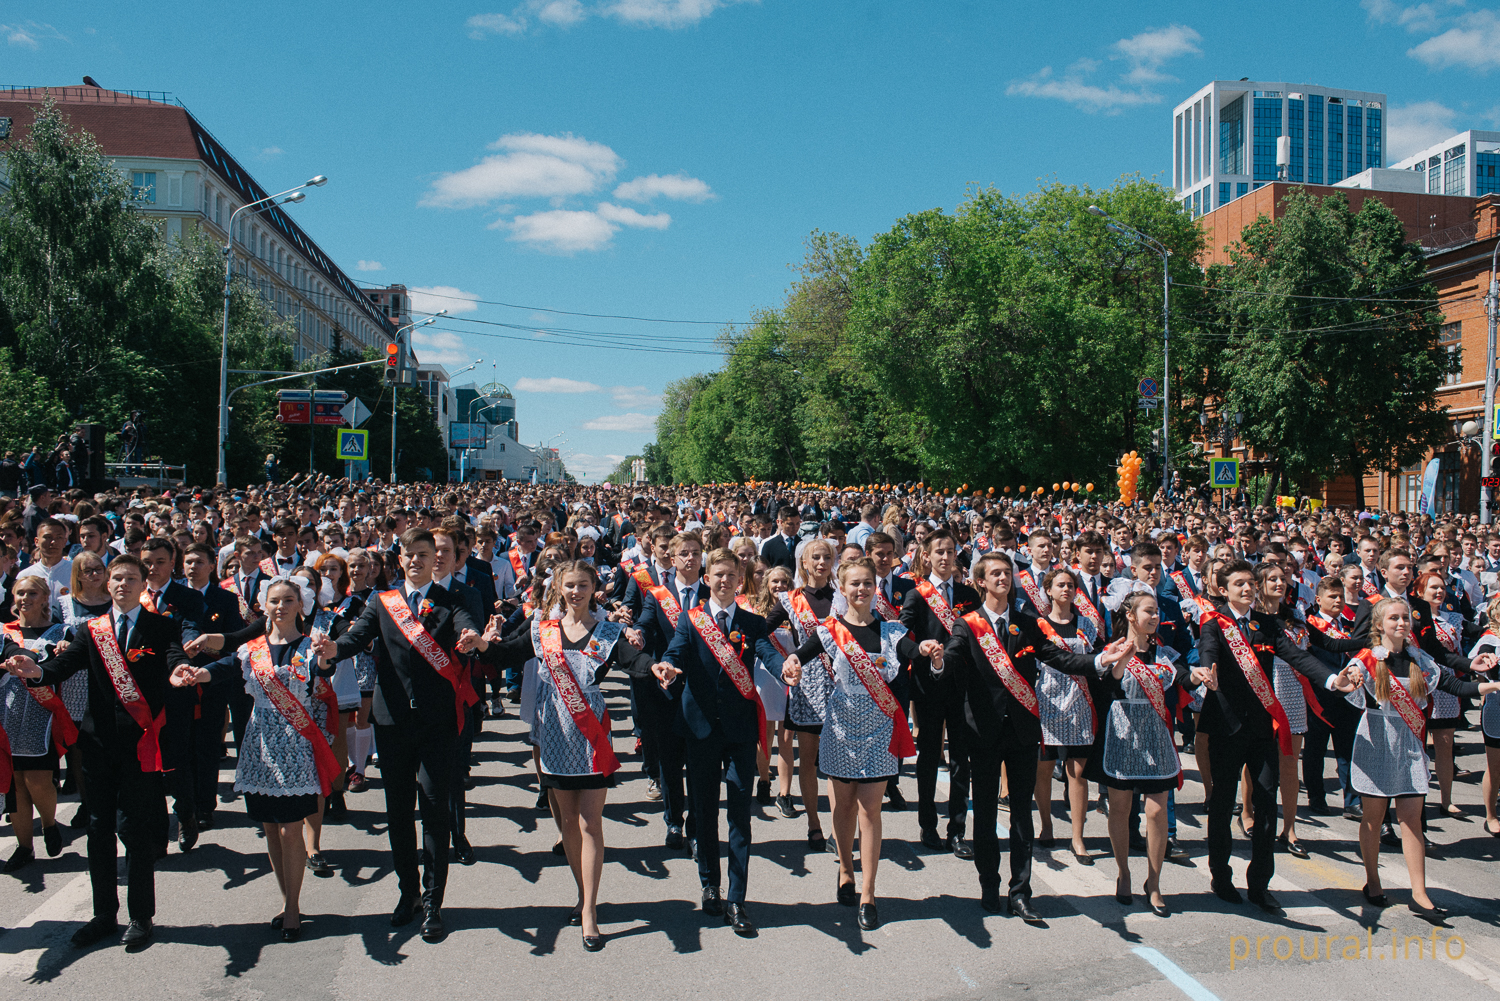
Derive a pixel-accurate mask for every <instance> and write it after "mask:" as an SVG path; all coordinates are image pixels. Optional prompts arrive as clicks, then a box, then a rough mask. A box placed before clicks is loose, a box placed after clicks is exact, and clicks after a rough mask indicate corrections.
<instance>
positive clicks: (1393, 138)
mask: <svg viewBox="0 0 1500 1001" xmlns="http://www.w3.org/2000/svg"><path fill="white" fill-rule="evenodd" d="M1457 119H1458V112H1457V111H1454V110H1453V109H1452V108H1450V107H1448V106H1447V105H1445V104H1439V103H1438V102H1437V101H1418V102H1416V103H1415V104H1407V105H1404V106H1402V107H1399V108H1392V109H1391V112H1390V117H1389V119H1388V120H1387V123H1386V137H1387V138H1386V155H1385V159H1386V163H1395V162H1396V161H1397V160H1402V159H1405V158H1406V157H1408V156H1410V155H1411V154H1413V153H1415V152H1417V151H1418V150H1421V149H1426V148H1427V147H1428V146H1431V145H1432V144H1433V143H1435V142H1441V141H1442V140H1444V139H1446V138H1448V137H1449V136H1451V135H1453V133H1454V132H1456V131H1458V128H1457Z"/></svg>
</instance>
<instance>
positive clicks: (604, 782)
mask: <svg viewBox="0 0 1500 1001" xmlns="http://www.w3.org/2000/svg"><path fill="white" fill-rule="evenodd" d="M614 787H615V777H614V776H613V775H552V774H550V773H548V772H542V788H543V789H613V788H614Z"/></svg>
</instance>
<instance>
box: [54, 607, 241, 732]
mask: <svg viewBox="0 0 1500 1001" xmlns="http://www.w3.org/2000/svg"><path fill="white" fill-rule="evenodd" d="M231 597H232V596H231ZM133 651H141V652H140V653H139V655H138V656H137V658H136V660H134V661H132V660H131V659H130V654H131V653H132V652H133ZM121 652H122V653H124V654H125V669H126V670H127V671H129V672H130V676H131V677H132V678H134V679H135V684H136V687H137V688H138V689H140V692H141V697H142V698H144V699H145V700H146V705H147V706H149V707H150V709H151V715H152V716H153V717H154V716H156V715H157V714H158V713H160V712H161V711H162V710H163V708H164V707H165V705H166V702H167V692H168V691H169V689H170V685H169V683H168V678H170V677H171V674H172V669H173V668H175V667H176V666H177V665H179V664H186V663H187V662H188V659H187V655H186V654H184V653H183V652H182V630H181V627H180V626H179V625H178V624H177V623H175V622H173V621H172V620H171V619H168V618H167V617H166V616H164V615H154V614H152V613H151V612H148V611H146V610H145V609H144V608H142V609H141V610H140V613H139V614H138V615H137V616H136V620H135V628H134V629H132V630H131V631H130V641H129V645H128V647H127V648H126V649H125V650H123V651H121ZM41 668H42V677H41V680H40V681H38V682H36V684H40V685H60V684H62V683H63V682H64V681H66V680H67V679H68V678H71V677H72V676H73V675H75V674H77V673H78V672H79V671H88V681H89V685H88V691H89V701H88V707H87V708H86V709H84V711H83V720H82V721H81V722H80V723H79V724H78V729H79V731H80V732H82V733H88V734H92V735H93V736H94V737H96V738H98V739H99V740H100V741H113V740H114V739H116V738H117V737H123V738H126V739H128V740H132V741H133V740H139V739H140V737H141V728H140V727H138V726H136V724H135V720H133V719H131V718H130V714H129V713H127V712H126V711H125V706H124V704H123V703H121V702H120V700H119V698H118V697H117V696H116V695H115V686H114V683H113V682H112V681H110V679H109V671H108V670H106V669H105V667H104V658H103V657H101V656H100V654H99V647H98V645H97V644H95V643H94V641H93V639H92V638H91V637H90V636H89V635H88V630H87V629H84V630H81V631H80V634H79V635H78V636H77V637H76V638H75V639H74V641H73V642H72V643H70V644H68V648H67V649H66V650H64V651H63V652H62V653H60V654H57V655H56V656H55V657H53V658H52V659H51V660H48V661H46V662H44V663H43V664H42V665H41Z"/></svg>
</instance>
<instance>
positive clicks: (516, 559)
mask: <svg viewBox="0 0 1500 1001" xmlns="http://www.w3.org/2000/svg"><path fill="white" fill-rule="evenodd" d="M512 538H514V536H512ZM505 556H506V558H507V559H509V560H510V568H511V570H513V571H514V572H515V575H516V580H520V579H521V578H522V577H525V576H526V556H525V555H524V554H523V553H522V552H521V551H520V550H519V549H517V548H516V547H515V546H511V547H510V548H509V549H507V550H506V551H505Z"/></svg>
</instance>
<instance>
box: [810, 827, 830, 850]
mask: <svg viewBox="0 0 1500 1001" xmlns="http://www.w3.org/2000/svg"><path fill="white" fill-rule="evenodd" d="M827 848H828V839H827V838H825V837H824V836H823V832H822V831H808V832H807V850H808V851H810V852H821V851H825V850H826V849H827Z"/></svg>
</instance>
